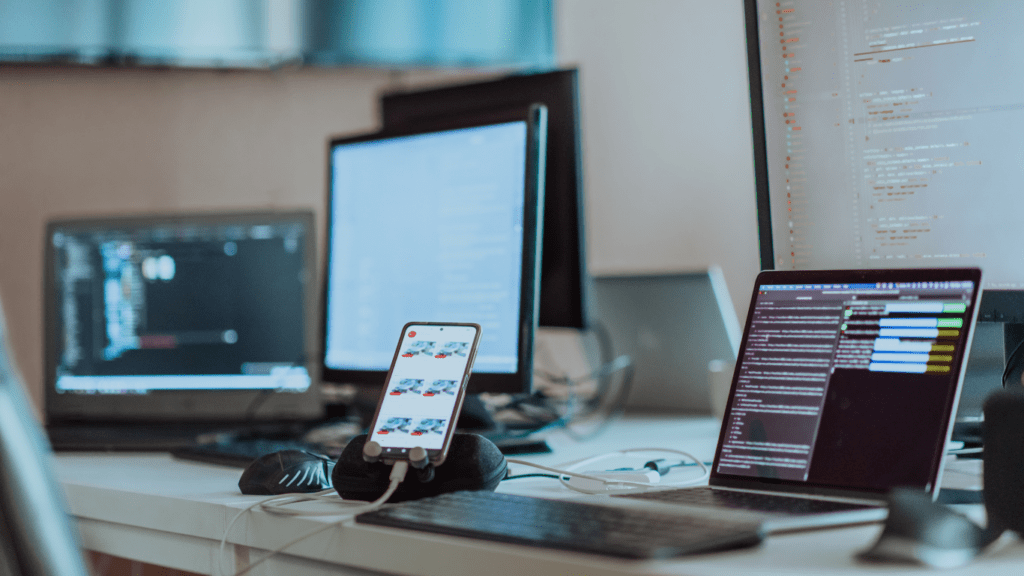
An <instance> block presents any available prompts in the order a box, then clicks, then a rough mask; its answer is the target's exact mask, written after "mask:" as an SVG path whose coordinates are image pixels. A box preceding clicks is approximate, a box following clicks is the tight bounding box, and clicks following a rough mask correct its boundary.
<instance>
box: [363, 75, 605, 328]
mask: <svg viewBox="0 0 1024 576" xmlns="http://www.w3.org/2000/svg"><path fill="white" fill-rule="evenodd" d="M577 76H578V74H577V72H576V70H575V69H567V70H556V71H553V72H545V73H542V74H515V75H512V76H507V77H504V78H500V79H497V80H490V81H486V82H475V83H470V84H461V85H457V86H446V87H442V88H434V89H429V90H417V91H412V92H392V93H388V94H385V95H384V96H383V97H382V98H381V115H382V119H383V124H384V129H385V130H391V129H396V128H397V129H401V128H402V127H407V128H408V127H417V128H445V127H449V126H451V125H453V123H459V122H467V121H487V120H490V119H491V118H493V117H494V116H495V115H500V114H507V113H508V112H515V113H518V114H520V115H521V114H523V113H524V112H525V111H526V110H527V109H528V108H529V107H530V105H531V104H533V103H541V104H544V105H545V106H546V107H547V109H548V136H547V141H548V146H547V158H546V165H547V168H546V170H545V177H544V182H545V183H544V242H543V250H542V252H541V275H540V286H541V288H540V316H539V318H538V324H539V325H540V326H547V327H561V328H576V329H585V328H588V322H589V313H588V310H589V308H590V304H589V300H590V298H589V282H588V277H587V266H586V258H585V254H584V252H585V251H584V245H585V237H584V229H583V220H584V214H583V185H582V182H583V172H582V167H581V164H582V154H581V153H580V112H579V89H578V81H577Z"/></svg>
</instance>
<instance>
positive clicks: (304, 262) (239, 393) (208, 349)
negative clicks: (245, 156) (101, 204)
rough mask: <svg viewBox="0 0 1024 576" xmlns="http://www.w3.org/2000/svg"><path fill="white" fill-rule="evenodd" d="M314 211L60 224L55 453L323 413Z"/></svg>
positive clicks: (52, 411) (48, 266)
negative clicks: (314, 323)
mask: <svg viewBox="0 0 1024 576" xmlns="http://www.w3.org/2000/svg"><path fill="white" fill-rule="evenodd" d="M314 241H315V236H314V232H313V214H312V212H310V211H292V212H263V213H230V214H226V213H225V214H177V215H161V216H150V215H146V216H130V217H115V218H85V219H75V220H55V221H52V222H50V223H49V224H48V226H47V229H46V242H45V245H46V249H45V250H46V254H45V256H46V262H45V283H44V292H45V296H44V298H45V317H46V345H45V375H46V376H45V377H46V382H45V385H46V396H45V398H46V405H45V412H46V418H47V432H48V435H49V437H50V441H51V443H52V444H53V446H54V448H55V449H57V450H74V449H77V450H95V449H112V450H117V449H129V450H132V449H134V450H139V449H142V450H167V449H172V448H175V447H179V446H183V445H191V444H192V443H194V442H195V441H196V439H197V437H199V436H201V435H203V434H214V433H218V432H224V431H232V430H238V429H240V428H245V427H253V426H268V427H269V426H290V425H292V424H293V423H298V422H306V421H314V420H316V419H317V418H319V417H320V416H321V414H322V405H321V402H320V400H319V398H318V396H317V391H316V389H315V386H314V382H313V378H312V377H311V372H310V368H309V362H310V360H311V359H312V358H313V354H312V353H311V351H312V348H313V346H314V342H313V336H314V334H315V333H314V331H313V330H311V329H310V326H311V317H310V314H311V312H312V310H313V308H314V305H313V302H314V301H315V300H314V283H315V277H316V273H315V270H316V268H315V260H314V255H313V252H314Z"/></svg>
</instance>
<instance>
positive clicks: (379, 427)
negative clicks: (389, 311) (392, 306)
mask: <svg viewBox="0 0 1024 576" xmlns="http://www.w3.org/2000/svg"><path fill="white" fill-rule="evenodd" d="M479 333H480V327H479V326H476V325H472V324H407V325H406V326H405V328H404V329H403V330H402V337H401V340H400V341H399V345H398V350H397V351H396V354H395V359H394V361H393V363H392V366H391V371H390V372H389V373H388V379H387V382H386V383H385V389H384V395H383V397H382V398H381V401H380V404H379V405H378V407H377V416H376V418H374V424H373V430H372V431H371V436H370V440H373V441H376V442H377V443H378V444H380V445H381V447H382V448H383V449H384V450H383V453H382V456H384V457H385V458H402V457H403V456H404V455H405V454H407V453H408V451H409V450H410V449H412V448H415V447H417V446H419V447H422V448H424V449H426V450H427V454H428V455H429V457H430V459H431V460H432V461H433V460H437V459H438V458H442V457H443V456H444V454H445V452H446V448H447V441H448V439H449V437H450V434H449V432H450V431H451V429H452V426H453V420H454V419H456V418H458V411H459V409H461V407H462V398H463V395H464V393H465V386H466V383H467V381H468V377H469V373H470V371H471V370H472V366H473V364H472V362H473V358H474V356H475V354H476V344H477V342H478V340H479Z"/></svg>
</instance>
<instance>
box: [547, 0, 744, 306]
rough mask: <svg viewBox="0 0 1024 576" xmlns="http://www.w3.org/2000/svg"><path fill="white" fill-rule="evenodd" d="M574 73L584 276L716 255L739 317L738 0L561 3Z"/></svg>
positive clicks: (705, 260)
mask: <svg viewBox="0 0 1024 576" xmlns="http://www.w3.org/2000/svg"><path fill="white" fill-rule="evenodd" d="M558 7H559V13H558V23H559V28H558V30H559V33H560V34H559V42H558V49H559V55H560V57H561V60H562V61H563V62H564V63H566V64H576V65H578V66H579V68H580V77H581V99H582V101H583V103H582V107H583V129H584V150H583V159H584V171H585V180H586V182H585V184H586V185H585V190H586V194H587V226H588V228H589V229H588V235H587V239H588V243H587V247H588V248H589V254H590V262H589V267H590V270H591V272H594V273H618V272H643V271H683V270H694V269H700V268H703V267H706V266H708V265H710V264H718V265H720V266H721V267H722V269H723V270H724V272H725V277H726V283H727V284H728V286H729V291H730V293H731V295H732V299H733V303H734V305H735V307H736V309H737V314H738V315H739V317H740V320H741V321H742V320H743V318H744V316H745V315H746V310H747V305H748V303H749V300H750V292H749V290H750V286H751V285H752V283H753V280H754V276H755V275H756V274H757V271H758V270H759V262H758V252H757V249H758V248H757V219H756V210H755V198H754V172H753V155H752V150H751V146H752V144H751V134H750V106H749V96H748V95H749V91H748V85H747V76H746V74H747V67H746V43H745V36H744V28H743V2H742V1H741V0H722V1H717V2H699V1H696V0H636V1H628V2H626V1H620V0H562V1H561V2H559V3H558Z"/></svg>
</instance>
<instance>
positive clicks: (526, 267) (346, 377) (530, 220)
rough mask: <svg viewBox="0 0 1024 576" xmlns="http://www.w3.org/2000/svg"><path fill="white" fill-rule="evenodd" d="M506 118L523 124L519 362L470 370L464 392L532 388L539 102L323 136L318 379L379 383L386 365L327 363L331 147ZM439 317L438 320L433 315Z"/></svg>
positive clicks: (540, 183)
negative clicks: (474, 116) (511, 367)
mask: <svg viewBox="0 0 1024 576" xmlns="http://www.w3.org/2000/svg"><path fill="white" fill-rule="evenodd" d="M510 122H525V124H526V129H527V134H526V166H525V167H524V170H525V172H526V175H525V176H526V177H525V181H524V187H523V194H524V204H523V212H524V214H523V250H522V255H523V262H522V274H521V278H520V306H519V328H518V330H519V338H518V341H519V362H518V364H517V367H516V371H515V372H513V373H508V374H505V373H493V372H479V371H474V372H473V373H472V375H471V376H470V379H469V388H468V393H470V394H478V393H481V392H493V393H510V394H518V393H530V392H532V390H533V352H534V338H535V334H536V331H537V316H538V298H537V294H538V292H539V277H540V246H541V241H542V231H543V228H542V226H541V220H540V219H541V218H543V212H542V210H543V199H544V179H543V178H541V177H540V176H541V174H543V173H544V154H543V151H544V149H545V146H546V127H547V110H546V108H545V107H544V106H531V107H530V108H529V109H528V110H525V111H521V112H519V111H517V112H516V113H514V114H511V115H508V116H506V117H503V118H501V119H500V120H499V119H496V118H493V117H492V118H490V119H488V120H487V121H467V122H462V123H456V124H452V125H449V126H447V127H445V128H443V129H438V128H419V127H402V128H394V129H388V130H382V131H378V132H372V133H366V134H359V135H355V136H342V137H336V138H332V139H330V140H328V143H327V162H326V167H327V186H326V188H327V196H326V198H327V201H326V204H325V207H326V212H327V215H326V227H325V237H326V247H325V249H324V260H323V282H322V289H323V292H322V293H321V302H322V304H321V313H320V320H321V324H320V350H319V354H320V356H319V363H320V373H321V378H322V380H323V381H324V382H327V383H332V384H352V385H359V386H377V387H383V385H384V379H385V377H386V375H387V369H386V368H385V369H381V370H350V369H339V368H332V367H330V366H328V365H327V323H328V318H327V316H328V306H327V303H328V293H329V289H330V288H329V283H330V269H331V267H330V262H331V234H332V233H333V229H334V226H333V209H332V196H333V182H334V174H333V164H332V161H331V157H332V152H333V150H334V148H335V147H336V146H341V145H347V144H360V143H365V142H372V141H380V140H388V139H393V138H402V137H408V136H418V135H424V134H432V133H437V132H447V131H453V130H459V129H465V128H475V127H482V126H491V125H497V124H506V123H510ZM429 320H431V319H429V318H409V319H408V320H407V321H410V322H411V321H416V322H420V321H429ZM433 320H437V321H442V320H443V319H433Z"/></svg>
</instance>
